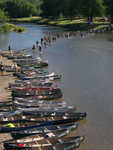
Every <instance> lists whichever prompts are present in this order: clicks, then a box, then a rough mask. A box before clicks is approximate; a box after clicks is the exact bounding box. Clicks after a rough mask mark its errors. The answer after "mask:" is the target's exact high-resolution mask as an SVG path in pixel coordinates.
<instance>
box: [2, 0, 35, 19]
mask: <svg viewBox="0 0 113 150" xmlns="http://www.w3.org/2000/svg"><path fill="white" fill-rule="evenodd" d="M5 10H6V11H7V12H8V13H9V16H11V17H29V16H31V15H34V14H36V13H37V9H36V7H35V5H33V4H32V3H30V2H29V1H28V0H7V1H6V3H5Z"/></svg>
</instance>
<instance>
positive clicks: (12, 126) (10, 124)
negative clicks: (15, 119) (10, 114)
mask: <svg viewBox="0 0 113 150" xmlns="http://www.w3.org/2000/svg"><path fill="white" fill-rule="evenodd" d="M4 126H5V127H10V128H14V127H15V125H14V124H13V123H8V124H6V125H4Z"/></svg>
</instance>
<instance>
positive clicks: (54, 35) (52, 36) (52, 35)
mask: <svg viewBox="0 0 113 150" xmlns="http://www.w3.org/2000/svg"><path fill="white" fill-rule="evenodd" d="M44 34H46V36H44V37H41V39H40V40H36V42H35V43H34V44H33V46H32V50H33V51H35V50H36V49H38V51H39V54H42V53H43V49H45V48H47V47H48V46H51V45H52V43H55V42H56V41H57V39H59V38H64V39H70V38H71V37H80V38H82V39H83V38H87V37H89V36H93V35H95V32H94V31H93V30H91V29H90V30H88V31H64V32H44Z"/></svg>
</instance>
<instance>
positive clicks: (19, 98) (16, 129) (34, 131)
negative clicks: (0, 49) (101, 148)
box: [0, 52, 87, 150]
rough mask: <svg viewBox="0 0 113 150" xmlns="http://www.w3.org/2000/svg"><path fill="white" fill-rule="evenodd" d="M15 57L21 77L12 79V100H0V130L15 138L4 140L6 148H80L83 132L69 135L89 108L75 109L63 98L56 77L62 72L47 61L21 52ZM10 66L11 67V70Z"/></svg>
mask: <svg viewBox="0 0 113 150" xmlns="http://www.w3.org/2000/svg"><path fill="white" fill-rule="evenodd" d="M2 56H5V57H7V58H8V59H12V60H13V61H14V62H16V63H17V65H18V66H19V67H20V69H19V70H18V71H17V70H16V69H14V70H10V69H9V70H10V71H14V73H13V74H14V76H16V77H17V78H18V80H15V82H14V83H9V87H8V90H10V91H11V93H12V100H10V101H7V102H0V133H10V134H11V136H12V140H8V141H5V142H4V149H5V150H15V149H16V150H17V149H18V150H69V149H70V150H71V149H75V148H78V147H79V146H80V144H81V143H82V142H83V141H84V139H85V137H84V136H69V133H70V132H72V131H73V130H75V129H77V128H78V126H79V123H78V122H79V121H80V120H83V119H84V118H86V116H87V114H86V112H83V113H82V112H76V107H74V106H68V105H67V104H66V102H65V101H62V100H61V98H62V96H63V94H62V91H61V89H60V88H59V87H57V83H56V82H54V80H55V81H59V80H58V79H61V77H62V75H60V74H55V73H49V72H48V71H47V68H46V70H45V69H44V67H46V66H48V62H47V61H46V62H43V61H42V60H39V59H34V58H32V57H31V56H29V55H28V57H27V55H25V56H24V54H23V53H21V52H17V53H16V52H15V53H14V56H11V57H10V56H9V55H8V54H7V53H6V54H5V53H3V54H2ZM9 70H8V71H9Z"/></svg>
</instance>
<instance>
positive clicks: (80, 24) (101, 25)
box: [10, 17, 110, 31]
mask: <svg viewBox="0 0 113 150" xmlns="http://www.w3.org/2000/svg"><path fill="white" fill-rule="evenodd" d="M10 21H11V22H18V23H35V24H40V25H52V26H58V27H63V28H66V29H70V30H81V31H87V30H88V29H93V30H95V31H98V30H102V29H106V28H108V27H109V24H110V23H109V22H107V21H105V22H103V21H101V19H95V20H94V22H93V23H92V24H88V23H87V21H86V19H83V18H82V19H80V18H74V19H72V20H70V19H67V18H61V19H56V20H54V19H49V18H42V17H26V18H13V19H11V20H10Z"/></svg>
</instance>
